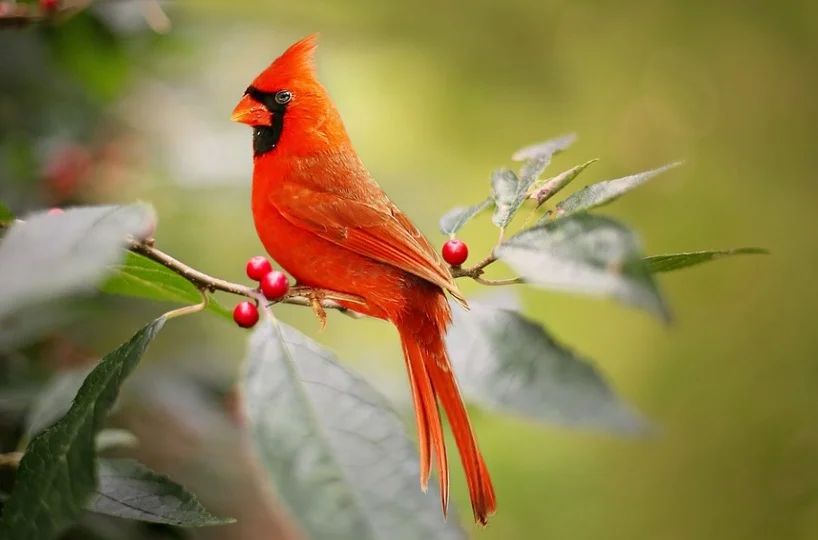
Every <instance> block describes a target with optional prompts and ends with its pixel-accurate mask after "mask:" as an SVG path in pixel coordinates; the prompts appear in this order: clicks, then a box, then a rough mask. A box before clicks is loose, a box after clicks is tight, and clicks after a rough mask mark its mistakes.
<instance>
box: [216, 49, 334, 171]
mask: <svg viewBox="0 0 818 540" xmlns="http://www.w3.org/2000/svg"><path fill="white" fill-rule="evenodd" d="M317 38H318V35H317V34H312V35H310V36H307V37H305V38H304V39H302V40H300V41H298V42H297V43H295V44H293V45H291V46H290V47H289V48H288V49H287V50H286V51H285V52H284V54H282V55H281V56H279V57H278V58H277V59H276V60H275V61H274V62H273V63H272V64H270V66H269V67H268V68H267V69H265V70H264V71H262V72H261V73H260V74H259V75H258V76H257V77H256V78H255V80H253V82H252V83H250V86H249V87H247V90H246V91H245V92H244V96H243V97H242V99H241V101H239V104H238V105H236V108H235V109H234V110H233V115H232V116H231V120H233V121H234V122H241V123H243V124H247V125H249V126H251V127H253V151H254V154H255V155H256V156H259V155H262V154H266V153H268V152H270V151H271V150H273V149H275V148H277V147H280V146H287V147H288V148H289V149H290V150H298V149H299V148H303V149H306V148H310V147H314V146H315V144H316V143H318V144H319V146H320V145H323V144H326V143H327V142H330V141H332V140H333V139H334V138H335V137H337V136H339V135H341V134H343V136H345V135H346V134H345V131H344V129H343V125H342V124H341V121H340V118H339V117H338V114H337V111H336V110H335V106H334V105H333V103H332V100H331V99H330V97H329V95H328V93H327V91H326V89H325V88H324V87H323V85H322V84H321V83H320V82H319V81H318V78H317V77H316V74H315V67H314V64H313V55H314V52H315V48H316V45H317V43H316V41H317Z"/></svg>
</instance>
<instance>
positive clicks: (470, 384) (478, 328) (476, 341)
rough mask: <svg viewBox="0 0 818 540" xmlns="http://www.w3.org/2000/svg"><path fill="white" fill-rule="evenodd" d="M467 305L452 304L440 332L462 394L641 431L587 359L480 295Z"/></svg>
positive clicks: (547, 417)
mask: <svg viewBox="0 0 818 540" xmlns="http://www.w3.org/2000/svg"><path fill="white" fill-rule="evenodd" d="M470 307H471V309H470V310H469V311H465V310H462V309H456V310H453V314H454V324H453V325H452V327H451V329H450V330H449V334H448V336H447V345H448V350H449V354H450V356H451V359H452V362H453V364H454V368H455V372H456V374H457V379H458V382H459V383H460V387H461V388H462V389H463V392H464V394H465V396H466V398H467V399H468V400H469V401H471V402H474V403H477V404H480V405H484V406H487V407H489V408H491V409H494V410H497V411H500V412H504V413H512V414H516V415H519V416H522V417H524V418H528V419H531V420H535V421H539V422H545V423H549V424H554V425H561V426H569V427H576V428H587V429H595V430H602V431H607V432H614V433H625V434H634V433H644V432H646V431H647V430H648V427H649V426H648V423H647V422H646V421H645V420H643V419H642V418H641V417H640V416H639V414H638V413H636V412H635V411H634V410H633V409H632V408H631V407H630V406H628V405H627V404H625V403H624V402H623V401H621V400H620V399H619V397H617V395H616V394H615V393H614V391H613V389H612V388H611V385H610V384H609V383H608V381H607V380H606V378H605V377H604V376H603V375H602V373H601V372H600V371H599V370H598V369H597V368H596V367H595V366H594V365H593V364H592V363H591V362H590V361H588V360H586V359H584V358H582V357H580V356H579V355H577V354H576V353H574V352H573V351H571V350H569V349H567V348H566V347H564V346H563V345H561V344H560V343H558V342H556V341H555V340H554V339H553V338H552V337H551V336H550V335H548V333H547V332H546V331H545V329H544V328H543V327H542V326H541V325H540V324H539V323H537V322H534V321H532V320H530V319H527V318H525V317H524V316H522V315H521V314H520V313H517V312H515V311H511V310H508V309H498V308H496V307H491V306H488V305H485V304H482V303H480V302H479V301H475V302H471V303H470Z"/></svg>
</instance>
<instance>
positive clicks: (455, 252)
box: [443, 238, 469, 266]
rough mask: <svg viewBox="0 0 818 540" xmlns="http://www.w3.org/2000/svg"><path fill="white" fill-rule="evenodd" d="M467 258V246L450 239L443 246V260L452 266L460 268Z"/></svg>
mask: <svg viewBox="0 0 818 540" xmlns="http://www.w3.org/2000/svg"><path fill="white" fill-rule="evenodd" d="M468 258H469V246H467V245H466V243H465V242H461V241H460V240H456V239H454V238H452V239H451V240H449V241H448V242H446V243H445V244H443V260H444V261H446V262H447V263H449V264H451V265H452V266H460V265H461V264H463V263H464V262H466V259H468Z"/></svg>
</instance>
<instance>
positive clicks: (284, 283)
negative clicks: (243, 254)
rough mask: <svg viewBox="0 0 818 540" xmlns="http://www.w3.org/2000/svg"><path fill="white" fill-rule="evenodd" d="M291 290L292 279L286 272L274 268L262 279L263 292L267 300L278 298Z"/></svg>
mask: <svg viewBox="0 0 818 540" xmlns="http://www.w3.org/2000/svg"><path fill="white" fill-rule="evenodd" d="M288 290H290V280H289V279H287V276H286V275H285V274H284V272H279V271H278V270H273V271H272V272H270V273H268V274H267V275H266V276H264V277H263V278H262V280H261V292H262V293H264V297H265V298H267V300H278V299H279V298H281V297H282V296H284V295H285V294H287V291H288Z"/></svg>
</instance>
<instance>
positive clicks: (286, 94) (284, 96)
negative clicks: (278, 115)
mask: <svg viewBox="0 0 818 540" xmlns="http://www.w3.org/2000/svg"><path fill="white" fill-rule="evenodd" d="M292 99H293V93H292V92H290V91H289V90H279V91H278V92H276V95H275V100H276V103H278V104H279V105H286V104H287V103H289V102H290V100H292Z"/></svg>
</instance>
